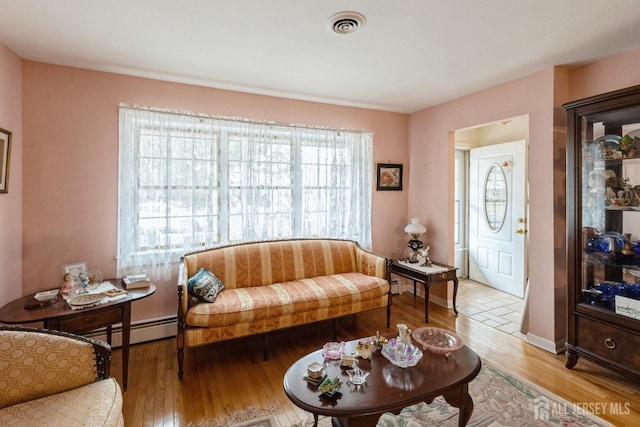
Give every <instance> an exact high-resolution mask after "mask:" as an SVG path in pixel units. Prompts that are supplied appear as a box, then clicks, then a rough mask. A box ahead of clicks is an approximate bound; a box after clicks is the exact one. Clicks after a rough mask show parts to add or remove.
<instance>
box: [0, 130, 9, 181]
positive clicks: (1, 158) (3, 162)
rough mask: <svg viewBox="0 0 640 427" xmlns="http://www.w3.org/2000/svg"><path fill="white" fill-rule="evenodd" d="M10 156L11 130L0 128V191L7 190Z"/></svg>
mask: <svg viewBox="0 0 640 427" xmlns="http://www.w3.org/2000/svg"><path fill="white" fill-rule="evenodd" d="M10 157H11V132H9V131H8V130H4V129H0V168H2V169H1V170H0V193H8V192H9V159H10Z"/></svg>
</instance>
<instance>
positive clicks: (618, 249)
mask: <svg viewBox="0 0 640 427" xmlns="http://www.w3.org/2000/svg"><path fill="white" fill-rule="evenodd" d="M580 127H581V129H580V130H581V133H580V134H581V140H582V146H581V159H580V160H581V183H582V186H581V187H582V188H581V190H582V191H581V195H582V197H581V213H582V214H581V221H582V236H580V238H579V239H580V245H581V247H582V248H583V251H582V254H583V257H582V260H583V261H582V281H581V290H582V294H581V301H582V304H587V305H590V306H594V307H597V308H599V309H604V310H609V311H614V312H618V313H620V311H619V310H621V309H623V308H622V307H623V306H624V304H625V303H626V300H625V298H631V299H640V116H638V114H637V111H636V109H633V110H628V111H625V110H619V111H617V112H616V114H615V115H613V114H610V113H602V114H593V115H590V116H586V117H583V118H582V121H581V124H580ZM620 297H622V298H620ZM629 308H630V309H631V308H632V307H629ZM638 316H640V311H638ZM632 317H633V316H632ZM639 318H640V317H639Z"/></svg>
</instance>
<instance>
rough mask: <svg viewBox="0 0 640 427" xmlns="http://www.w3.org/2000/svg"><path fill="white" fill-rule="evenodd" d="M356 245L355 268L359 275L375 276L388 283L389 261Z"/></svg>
mask: <svg viewBox="0 0 640 427" xmlns="http://www.w3.org/2000/svg"><path fill="white" fill-rule="evenodd" d="M355 245H356V268H357V271H358V272H359V273H363V274H366V275H367V276H375V277H379V278H381V279H386V280H387V281H389V282H390V273H391V269H390V268H389V266H390V264H391V261H392V260H391V259H390V258H386V257H384V256H382V255H378V254H376V253H373V252H371V251H367V250H365V249H363V248H362V247H361V246H360V245H358V244H357V243H356V244H355Z"/></svg>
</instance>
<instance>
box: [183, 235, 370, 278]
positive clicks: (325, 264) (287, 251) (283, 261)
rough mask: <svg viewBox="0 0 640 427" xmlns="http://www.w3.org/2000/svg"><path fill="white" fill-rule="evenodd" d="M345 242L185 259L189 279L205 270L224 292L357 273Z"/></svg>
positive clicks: (276, 244) (240, 248)
mask: <svg viewBox="0 0 640 427" xmlns="http://www.w3.org/2000/svg"><path fill="white" fill-rule="evenodd" d="M356 262H357V259H356V244H355V243H354V242H352V241H348V240H282V241H273V242H261V243H249V244H242V245H235V246H226V247H222V248H216V249H213V250H206V251H201V252H196V253H193V254H188V255H186V256H185V265H186V267H187V273H188V275H192V274H194V272H197V271H199V269H200V268H201V267H205V268H206V269H207V270H209V271H211V272H212V273H213V274H215V275H216V276H218V277H219V278H220V279H221V280H222V281H223V282H224V285H225V288H226V289H233V288H244V287H252V286H263V285H271V284H273V283H283V282H290V281H293V280H300V279H304V278H307V277H318V276H327V275H331V274H342V273H351V272H354V271H357V267H356Z"/></svg>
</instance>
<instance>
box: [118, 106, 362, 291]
mask: <svg viewBox="0 0 640 427" xmlns="http://www.w3.org/2000/svg"><path fill="white" fill-rule="evenodd" d="M119 169H120V180H119V217H118V256H117V259H118V263H117V264H118V275H119V276H122V275H126V274H130V273H132V272H140V271H146V272H147V274H149V275H151V276H156V277H162V278H166V279H168V278H169V277H170V276H171V274H172V273H173V270H174V268H175V265H176V262H177V261H178V259H179V257H180V256H181V255H183V254H184V253H186V252H189V251H193V250H197V249H199V248H203V247H210V246H217V245H222V244H227V243H236V242H243V241H258V240H270V239H279V238H292V237H334V238H347V239H352V240H356V241H358V242H359V243H360V244H361V245H362V246H363V247H365V248H370V247H371V196H372V194H371V191H372V179H373V134H372V133H371V132H368V131H351V130H335V129H325V128H314V127H309V126H301V125H300V126H298V125H280V124H274V123H266V122H258V121H252V120H248V119H237V118H221V117H211V116H206V115H197V114H193V113H185V112H179V111H166V110H158V109H148V108H139V107H129V106H126V105H122V106H121V107H120V164H119Z"/></svg>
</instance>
